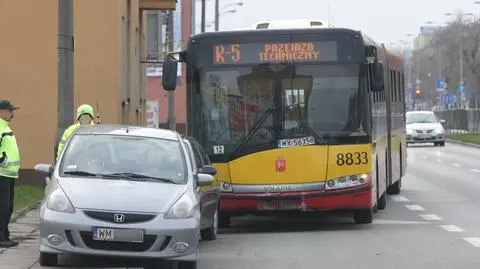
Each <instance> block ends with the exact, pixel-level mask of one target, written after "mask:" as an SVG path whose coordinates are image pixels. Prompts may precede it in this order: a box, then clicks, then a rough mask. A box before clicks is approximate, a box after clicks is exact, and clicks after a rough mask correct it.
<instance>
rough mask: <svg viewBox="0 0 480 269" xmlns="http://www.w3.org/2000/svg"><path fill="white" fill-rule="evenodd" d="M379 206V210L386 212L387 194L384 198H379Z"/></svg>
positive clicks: (383, 195) (384, 194)
mask: <svg viewBox="0 0 480 269" xmlns="http://www.w3.org/2000/svg"><path fill="white" fill-rule="evenodd" d="M377 204H378V209H379V210H384V209H385V208H387V192H384V193H383V194H382V196H380V198H378V201H377Z"/></svg>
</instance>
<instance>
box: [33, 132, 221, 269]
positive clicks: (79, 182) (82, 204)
mask: <svg viewBox="0 0 480 269" xmlns="http://www.w3.org/2000/svg"><path fill="white" fill-rule="evenodd" d="M191 154H192V153H191V152H190V150H189V148H188V145H187V144H185V142H184V139H183V138H182V137H181V136H180V135H179V134H178V133H177V132H174V131H170V130H163V129H156V128H144V127H134V126H113V125H112V126H109V125H94V126H82V127H80V128H79V129H77V131H76V132H75V133H74V134H73V135H72V137H71V138H70V139H69V141H68V142H67V144H66V147H65V150H64V152H63V153H62V154H61V156H60V158H59V161H58V162H57V163H56V164H55V165H53V166H52V165H47V164H38V165H36V167H35V169H36V170H37V171H42V172H46V173H48V174H49V175H48V178H50V180H48V183H47V187H46V192H45V197H44V199H43V201H42V206H41V210H40V264H41V265H42V266H55V265H57V263H58V259H57V255H58V254H64V253H65V254H81V255H100V256H110V257H115V256H118V257H133V258H144V259H145V260H149V261H150V260H159V261H170V262H172V261H173V262H175V263H178V267H179V268H196V264H197V257H198V248H199V241H200V239H201V237H204V238H203V239H206V240H213V239H215V238H216V232H217V223H216V222H217V218H216V216H217V203H218V190H217V189H216V188H215V187H214V184H213V180H214V175H215V174H216V170H215V168H213V167H211V166H209V167H205V169H197V167H195V164H193V163H192V162H194V161H195V159H193V156H191ZM197 171H198V172H197Z"/></svg>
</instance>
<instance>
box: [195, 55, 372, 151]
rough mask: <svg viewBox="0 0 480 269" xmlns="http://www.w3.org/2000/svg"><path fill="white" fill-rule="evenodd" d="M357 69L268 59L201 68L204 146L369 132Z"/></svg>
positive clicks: (230, 147)
mask: <svg viewBox="0 0 480 269" xmlns="http://www.w3.org/2000/svg"><path fill="white" fill-rule="evenodd" d="M359 72H360V65H355V64H345V65H340V64H339V65H322V64H315V65H300V64H295V65H272V64H270V65H268V66H265V65H259V66H255V67H234V68H222V69H212V70H208V71H205V72H201V76H200V77H201V85H200V87H201V94H202V108H201V110H202V113H203V117H202V118H203V123H202V124H203V126H204V127H203V128H201V129H204V130H205V133H204V134H202V136H203V137H205V139H204V141H205V149H206V151H207V152H208V153H209V154H214V155H215V154H219V153H220V154H231V153H232V152H233V151H235V150H239V145H242V144H243V145H242V149H241V150H242V151H243V153H246V152H252V151H255V149H258V147H259V146H263V147H265V145H270V146H273V147H274V146H276V145H277V144H276V143H278V141H279V140H282V141H283V139H295V138H299V139H306V141H307V140H308V141H312V142H313V141H315V143H316V144H325V143H330V142H331V141H334V140H335V139H338V138H339V137H353V136H365V135H367V134H366V133H365V131H366V123H365V118H366V113H363V111H365V106H366V104H365V101H363V100H365V99H364V98H365V97H364V96H362V93H361V91H359ZM249 136H250V137H249ZM307 138H308V139H307ZM332 139H333V140H332ZM219 147H221V150H218V149H219ZM254 148H255V149H254ZM216 149H217V150H216ZM265 149H266V148H263V149H260V150H265Z"/></svg>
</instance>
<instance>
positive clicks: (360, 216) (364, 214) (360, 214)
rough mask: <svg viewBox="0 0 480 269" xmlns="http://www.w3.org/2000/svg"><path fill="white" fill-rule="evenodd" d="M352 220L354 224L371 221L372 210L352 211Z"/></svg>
mask: <svg viewBox="0 0 480 269" xmlns="http://www.w3.org/2000/svg"><path fill="white" fill-rule="evenodd" d="M353 220H354V221H355V223H356V224H368V223H372V222H373V210H372V209H362V210H357V211H355V212H353Z"/></svg>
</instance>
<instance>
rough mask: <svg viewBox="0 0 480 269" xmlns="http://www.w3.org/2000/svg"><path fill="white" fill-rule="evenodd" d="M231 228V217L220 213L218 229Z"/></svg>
mask: <svg viewBox="0 0 480 269" xmlns="http://www.w3.org/2000/svg"><path fill="white" fill-rule="evenodd" d="M228 227H230V216H229V215H225V214H220V213H218V228H228Z"/></svg>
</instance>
